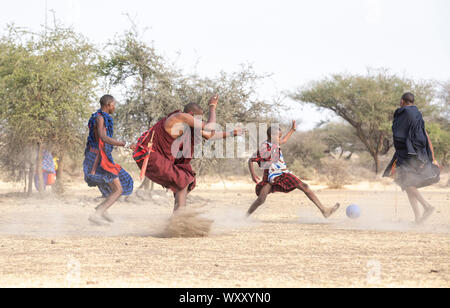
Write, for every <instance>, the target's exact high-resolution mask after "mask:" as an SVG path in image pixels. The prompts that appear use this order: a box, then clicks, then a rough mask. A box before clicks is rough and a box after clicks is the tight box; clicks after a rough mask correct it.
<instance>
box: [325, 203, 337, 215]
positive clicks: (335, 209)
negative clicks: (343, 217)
mask: <svg viewBox="0 0 450 308" xmlns="http://www.w3.org/2000/svg"><path fill="white" fill-rule="evenodd" d="M340 207H341V205H340V204H339V203H336V205H335V206H334V207H333V208H331V209H329V210H327V211H326V212H325V213H323V217H325V218H330V217H331V216H332V215H333V214H334V213H336V212H337V210H339V208H340Z"/></svg>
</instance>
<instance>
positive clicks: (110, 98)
mask: <svg viewBox="0 0 450 308" xmlns="http://www.w3.org/2000/svg"><path fill="white" fill-rule="evenodd" d="M115 100H116V99H115V98H114V96H112V95H109V94H106V95H103V96H102V98H101V99H100V105H101V106H102V107H106V106H108V105H109V104H111V103H112V102H114V101H115Z"/></svg>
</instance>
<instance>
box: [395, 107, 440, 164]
mask: <svg viewBox="0 0 450 308" xmlns="http://www.w3.org/2000/svg"><path fill="white" fill-rule="evenodd" d="M392 132H393V134H394V146H395V152H396V156H397V162H398V165H399V166H401V165H403V164H405V163H408V162H409V161H410V159H411V158H416V159H417V160H418V161H420V162H421V163H422V164H426V163H428V162H432V161H433V155H432V152H431V148H430V144H429V142H428V137H427V133H426V131H425V122H424V120H423V117H422V114H421V113H420V111H419V109H418V108H417V107H416V106H406V107H402V108H400V109H397V111H396V112H395V115H394V124H393V126H392Z"/></svg>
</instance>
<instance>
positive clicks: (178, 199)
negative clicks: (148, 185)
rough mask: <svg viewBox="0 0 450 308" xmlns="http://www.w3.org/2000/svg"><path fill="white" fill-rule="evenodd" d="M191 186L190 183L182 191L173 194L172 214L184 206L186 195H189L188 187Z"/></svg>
mask: <svg viewBox="0 0 450 308" xmlns="http://www.w3.org/2000/svg"><path fill="white" fill-rule="evenodd" d="M191 184H192V183H190V184H189V185H187V186H186V187H185V188H184V189H183V190H180V191H179V192H176V193H175V207H174V209H173V212H174V213H175V212H176V211H178V210H179V209H181V208H183V207H185V206H186V199H187V195H188V194H189V186H191Z"/></svg>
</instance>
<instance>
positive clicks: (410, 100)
mask: <svg viewBox="0 0 450 308" xmlns="http://www.w3.org/2000/svg"><path fill="white" fill-rule="evenodd" d="M414 101H415V97H414V94H412V93H410V92H408V93H405V94H403V96H402V100H401V102H400V106H402V107H405V106H410V105H414Z"/></svg>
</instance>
